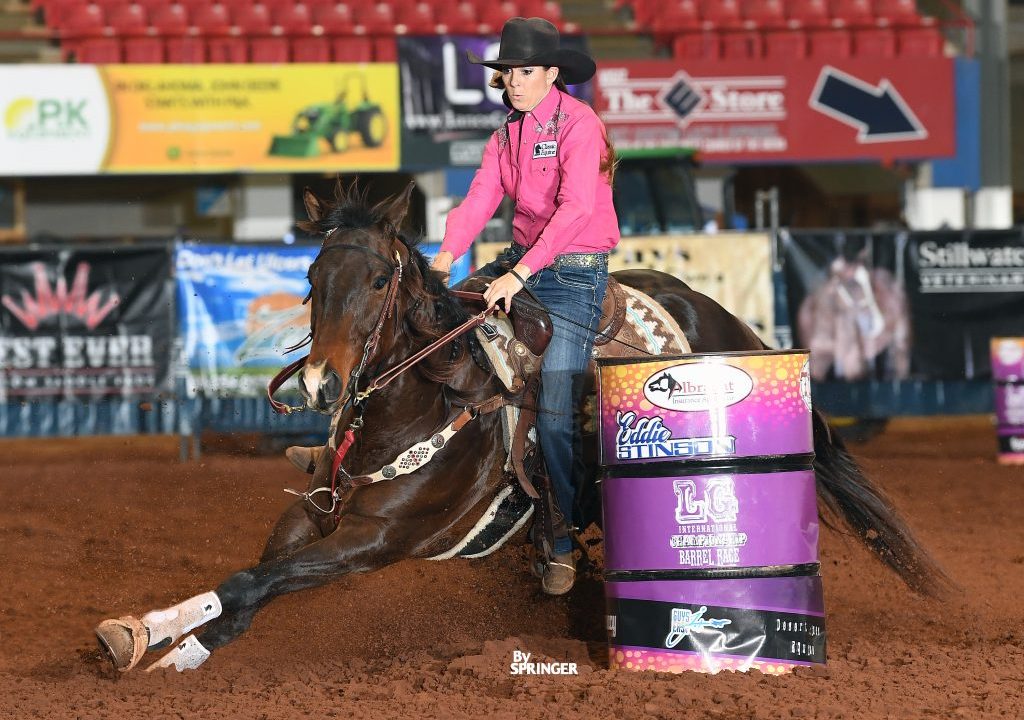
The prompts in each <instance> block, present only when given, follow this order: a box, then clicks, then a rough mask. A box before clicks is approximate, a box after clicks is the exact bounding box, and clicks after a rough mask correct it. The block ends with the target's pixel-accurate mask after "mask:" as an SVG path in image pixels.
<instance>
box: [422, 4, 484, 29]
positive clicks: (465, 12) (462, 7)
mask: <svg viewBox="0 0 1024 720" xmlns="http://www.w3.org/2000/svg"><path fill="white" fill-rule="evenodd" d="M434 19H435V20H436V21H437V24H438V26H439V27H438V32H441V33H448V34H450V35H480V34H486V33H487V32H489V31H490V30H491V28H490V27H481V23H480V21H479V19H477V14H476V6H475V5H474V4H473V3H471V2H458V3H440V4H438V5H437V6H436V7H435V8H434Z"/></svg>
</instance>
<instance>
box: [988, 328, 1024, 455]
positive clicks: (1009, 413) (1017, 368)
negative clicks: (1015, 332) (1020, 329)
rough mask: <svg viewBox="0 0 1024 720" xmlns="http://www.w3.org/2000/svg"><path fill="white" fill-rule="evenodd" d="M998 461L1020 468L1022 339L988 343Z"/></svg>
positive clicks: (998, 339) (1023, 373)
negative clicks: (989, 345) (989, 344)
mask: <svg viewBox="0 0 1024 720" xmlns="http://www.w3.org/2000/svg"><path fill="white" fill-rule="evenodd" d="M991 350H992V381H993V383H995V388H994V390H995V406H996V407H995V409H996V437H997V439H998V442H999V455H998V460H999V462H1000V463H1001V464H1003V465H1024V338H1004V337H995V338H992V341H991Z"/></svg>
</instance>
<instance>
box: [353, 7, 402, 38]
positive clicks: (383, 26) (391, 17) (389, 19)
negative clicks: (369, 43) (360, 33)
mask: <svg viewBox="0 0 1024 720" xmlns="http://www.w3.org/2000/svg"><path fill="white" fill-rule="evenodd" d="M352 11H353V14H354V15H355V20H356V23H357V24H359V25H362V26H363V27H364V28H366V32H367V34H370V35H374V34H385V33H386V34H393V33H394V32H395V14H394V13H393V12H392V11H391V6H390V5H388V4H387V3H383V2H368V3H365V4H363V3H357V4H355V5H354V6H353V7H352Z"/></svg>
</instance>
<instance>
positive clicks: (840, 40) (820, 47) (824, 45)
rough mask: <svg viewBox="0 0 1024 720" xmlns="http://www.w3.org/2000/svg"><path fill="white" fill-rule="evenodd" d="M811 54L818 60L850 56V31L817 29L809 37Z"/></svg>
mask: <svg viewBox="0 0 1024 720" xmlns="http://www.w3.org/2000/svg"><path fill="white" fill-rule="evenodd" d="M808 40H809V46H808V47H809V49H810V52H809V56H810V57H812V58H815V59H816V60H833V59H842V58H848V57H850V33H849V31H848V30H843V29H841V28H834V29H832V30H815V31H814V32H811V33H810V34H809V37H808Z"/></svg>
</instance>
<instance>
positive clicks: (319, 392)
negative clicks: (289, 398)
mask: <svg viewBox="0 0 1024 720" xmlns="http://www.w3.org/2000/svg"><path fill="white" fill-rule="evenodd" d="M299 388H300V389H301V391H302V396H303V397H304V398H305V400H306V407H308V408H309V409H310V410H315V411H317V412H321V413H327V414H330V413H333V412H334V411H335V409H336V408H337V406H338V403H339V402H340V401H341V393H342V390H343V388H344V386H343V385H342V382H341V378H340V377H339V376H338V373H336V372H335V371H334V370H333V369H332V368H331V367H330V366H328V365H327V363H325V362H324V363H318V364H317V365H313V366H310V367H305V368H303V369H302V372H301V373H300V374H299Z"/></svg>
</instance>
